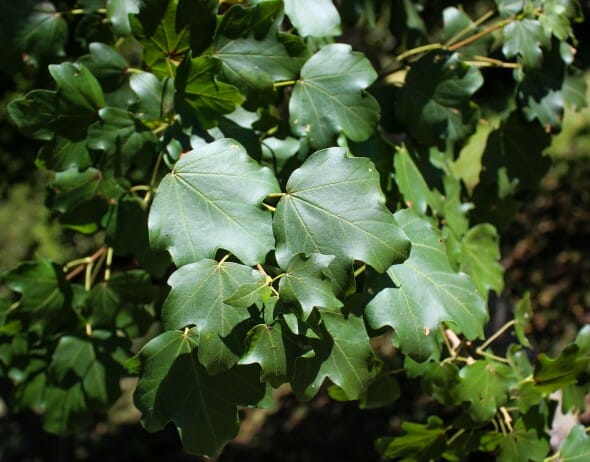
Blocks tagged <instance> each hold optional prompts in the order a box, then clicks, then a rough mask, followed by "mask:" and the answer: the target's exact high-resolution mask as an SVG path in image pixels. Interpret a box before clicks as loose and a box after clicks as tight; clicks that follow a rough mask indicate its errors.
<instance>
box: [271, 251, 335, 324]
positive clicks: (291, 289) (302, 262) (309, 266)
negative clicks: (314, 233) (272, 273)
mask: <svg viewBox="0 0 590 462" xmlns="http://www.w3.org/2000/svg"><path fill="white" fill-rule="evenodd" d="M333 260H334V257H333V256H327V255H320V254H317V253H313V254H311V255H309V257H306V256H305V255H302V254H297V255H295V256H293V258H291V260H289V264H288V265H287V270H286V272H285V275H284V276H283V277H282V278H281V281H280V283H279V295H280V297H281V298H282V299H283V300H286V301H293V302H298V303H299V304H300V305H301V309H302V310H303V315H304V318H307V317H308V316H309V315H310V314H311V312H312V310H313V309H314V308H315V307H319V308H326V309H329V310H337V309H338V308H340V307H342V302H341V301H340V300H338V298H337V297H336V295H335V294H334V288H333V285H332V283H331V281H330V280H329V279H328V277H327V276H326V274H325V271H328V266H329V265H330V263H332V261H333Z"/></svg>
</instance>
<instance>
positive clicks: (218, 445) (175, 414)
mask: <svg viewBox="0 0 590 462" xmlns="http://www.w3.org/2000/svg"><path fill="white" fill-rule="evenodd" d="M198 342H199V337H198V334H197V331H196V329H194V328H193V329H186V330H185V331H184V332H180V331H171V332H164V333H163V334H160V335H159V336H158V337H156V338H155V339H153V340H151V341H150V342H149V343H148V344H147V345H146V346H145V347H143V349H142V350H141V352H140V353H139V354H140V358H141V361H142V363H143V368H142V375H141V378H140V380H139V383H138V384H137V389H136V391H135V397H134V400H135V405H136V406H137V408H138V409H139V410H140V411H141V412H142V414H143V416H142V424H143V425H144V427H145V428H146V429H147V430H148V431H157V430H160V429H162V428H163V427H164V426H165V425H166V424H167V423H168V422H170V421H172V422H174V424H175V425H176V427H177V428H178V430H179V433H180V436H181V438H182V441H183V445H184V448H185V450H186V451H188V452H189V453H191V454H202V455H206V456H209V457H215V456H217V455H219V453H220V452H221V450H222V448H223V446H224V445H225V444H226V443H227V442H228V441H229V440H230V439H232V438H233V437H235V436H236V434H237V433H238V413H237V409H236V404H238V403H239V404H255V403H256V402H258V401H259V400H260V399H261V398H262V397H263V396H264V387H263V386H261V385H260V386H258V385H255V384H256V383H257V382H258V378H257V376H258V370H257V369H256V368H250V367H238V368H234V369H232V370H230V371H228V372H224V373H221V374H217V375H215V376H210V375H209V374H208V373H207V372H206V370H205V368H204V367H203V366H202V365H201V364H200V362H199V361H198V359H197V344H198Z"/></svg>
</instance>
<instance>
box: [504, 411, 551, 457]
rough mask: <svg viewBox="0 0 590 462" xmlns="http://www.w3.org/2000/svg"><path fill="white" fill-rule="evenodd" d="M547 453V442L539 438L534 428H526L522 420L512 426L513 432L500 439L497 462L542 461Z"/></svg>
mask: <svg viewBox="0 0 590 462" xmlns="http://www.w3.org/2000/svg"><path fill="white" fill-rule="evenodd" d="M548 452H549V442H548V441H547V440H546V439H544V438H539V435H538V434H537V431H536V430H535V429H534V428H529V429H527V428H526V425H525V424H524V422H523V420H522V419H519V420H518V421H517V422H516V424H515V425H514V431H513V432H511V433H509V434H507V435H506V436H504V437H503V438H502V442H501V443H500V454H499V455H498V459H497V460H498V461H499V462H529V461H530V460H543V459H544V458H545V456H546V455H547V453H548Z"/></svg>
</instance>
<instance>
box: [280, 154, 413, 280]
mask: <svg viewBox="0 0 590 462" xmlns="http://www.w3.org/2000/svg"><path fill="white" fill-rule="evenodd" d="M273 227H274V230H275V234H276V236H277V252H276V254H277V259H278V261H279V263H280V264H281V266H282V267H283V268H286V266H287V263H288V261H289V260H290V258H291V257H292V256H293V255H295V254H298V253H305V254H311V253H320V254H324V255H335V256H336V257H337V258H346V259H357V260H361V261H363V262H365V263H367V264H369V265H371V266H372V267H374V268H375V269H376V270H377V271H381V272H382V271H385V270H386V269H387V268H388V267H389V265H391V264H392V263H394V262H401V261H403V260H404V258H405V257H406V256H407V253H408V250H409V242H408V241H407V240H406V238H405V236H404V234H403V233H402V232H401V231H400V228H399V226H398V225H397V223H396V221H395V219H394V218H393V215H392V214H391V213H390V212H389V211H388V210H387V208H386V207H385V205H384V197H383V193H382V192H381V189H380V183H379V174H378V173H377V171H376V169H375V166H374V165H373V164H372V162H371V161H369V160H368V159H365V158H353V157H348V156H347V155H346V150H344V149H342V148H331V149H325V150H322V151H318V152H316V153H315V154H314V155H312V156H311V157H310V158H308V159H307V160H306V161H305V163H304V164H303V165H302V166H301V167H300V168H298V169H297V170H295V171H294V172H293V174H292V175H291V177H290V178H289V181H288V182H287V194H286V195H285V196H283V197H282V198H281V200H280V201H279V203H278V204H277V210H276V214H275V217H274V221H273Z"/></svg>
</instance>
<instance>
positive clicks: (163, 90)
mask: <svg viewBox="0 0 590 462" xmlns="http://www.w3.org/2000/svg"><path fill="white" fill-rule="evenodd" d="M129 86H130V87H131V90H133V93H135V94H136V95H137V98H138V101H137V103H136V104H134V105H133V112H134V113H135V115H136V116H137V117H139V118H140V119H144V120H159V119H162V118H163V117H164V116H165V115H166V114H168V113H169V112H170V111H171V110H172V109H173V105H174V103H173V100H174V99H173V93H174V84H173V82H172V80H171V79H170V78H169V77H164V79H162V82H160V81H159V80H158V78H157V77H156V76H155V75H154V74H151V73H149V72H137V73H134V74H133V75H132V76H131V77H130V78H129Z"/></svg>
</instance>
